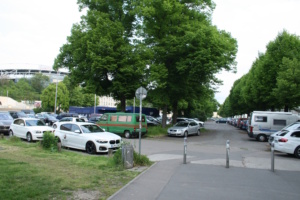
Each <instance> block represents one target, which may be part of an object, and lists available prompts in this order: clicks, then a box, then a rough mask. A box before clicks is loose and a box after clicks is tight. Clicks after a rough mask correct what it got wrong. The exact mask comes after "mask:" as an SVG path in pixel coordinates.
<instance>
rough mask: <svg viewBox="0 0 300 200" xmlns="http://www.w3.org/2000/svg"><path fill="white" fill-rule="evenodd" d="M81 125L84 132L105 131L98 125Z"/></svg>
mask: <svg viewBox="0 0 300 200" xmlns="http://www.w3.org/2000/svg"><path fill="white" fill-rule="evenodd" d="M80 127H81V129H82V132H84V133H98V132H104V130H103V129H102V128H100V127H99V126H97V125H93V124H86V125H81V126H80Z"/></svg>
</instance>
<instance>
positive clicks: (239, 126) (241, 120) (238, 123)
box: [236, 118, 248, 129]
mask: <svg viewBox="0 0 300 200" xmlns="http://www.w3.org/2000/svg"><path fill="white" fill-rule="evenodd" d="M244 120H248V119H247V118H239V119H238V120H237V123H236V127H237V128H240V129H242V126H243V123H244Z"/></svg>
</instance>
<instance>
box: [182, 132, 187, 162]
mask: <svg viewBox="0 0 300 200" xmlns="http://www.w3.org/2000/svg"><path fill="white" fill-rule="evenodd" d="M186 148H187V144H186V137H184V139H183V164H186Z"/></svg>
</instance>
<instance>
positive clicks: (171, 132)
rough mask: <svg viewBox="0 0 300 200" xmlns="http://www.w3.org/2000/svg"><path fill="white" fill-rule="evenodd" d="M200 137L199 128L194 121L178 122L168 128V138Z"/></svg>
mask: <svg viewBox="0 0 300 200" xmlns="http://www.w3.org/2000/svg"><path fill="white" fill-rule="evenodd" d="M188 135H200V126H199V124H198V123H196V122H194V121H180V122H177V123H176V124H175V125H174V126H172V127H171V128H168V136H184V137H187V136H188Z"/></svg>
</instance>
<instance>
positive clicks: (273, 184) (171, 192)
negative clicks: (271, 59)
mask: <svg viewBox="0 0 300 200" xmlns="http://www.w3.org/2000/svg"><path fill="white" fill-rule="evenodd" d="M182 161H183V160H182V159H173V160H165V161H158V162H156V163H155V164H154V165H153V166H151V167H150V168H149V169H148V170H146V171H145V172H143V173H142V174H141V175H140V176H138V177H137V178H136V179H134V180H133V181H131V182H130V183H129V184H127V185H126V186H125V187H123V188H122V189H121V190H120V191H118V192H117V193H115V194H114V195H113V196H111V197H110V198H109V199H110V200H141V199H143V200H144V199H145V200H148V199H149V200H152V199H158V200H174V199H180V200H184V199H187V200H188V199H189V200H191V199H203V200H207V199H210V200H218V199H222V200H223V199H237V200H240V199H253V200H254V199H255V200H258V199H272V200H281V199H285V200H295V199H299V197H300V190H299V185H300V173H299V171H282V170H275V172H272V171H271V170H269V169H255V168H245V167H232V166H231V167H230V168H225V165H223V166H222V165H215V164H198V163H193V162H188V163H187V164H183V162H182ZM299 166H300V165H299Z"/></svg>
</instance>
